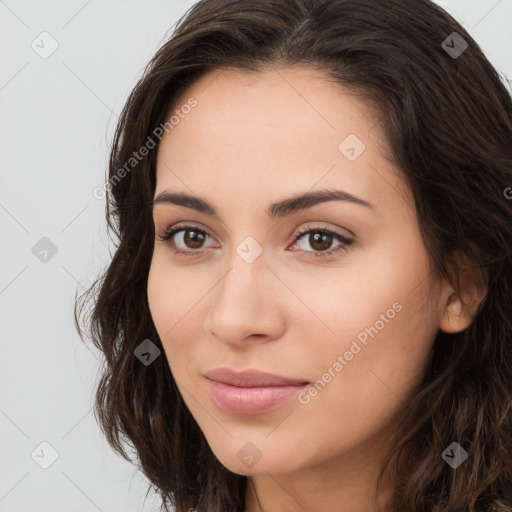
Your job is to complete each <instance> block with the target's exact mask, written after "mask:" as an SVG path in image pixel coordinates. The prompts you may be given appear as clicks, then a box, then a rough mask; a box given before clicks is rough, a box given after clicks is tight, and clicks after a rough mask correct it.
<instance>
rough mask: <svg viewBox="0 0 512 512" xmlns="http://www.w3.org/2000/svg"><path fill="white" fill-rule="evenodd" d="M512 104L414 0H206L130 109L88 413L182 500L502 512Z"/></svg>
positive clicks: (510, 359) (250, 507) (466, 45)
mask: <svg viewBox="0 0 512 512" xmlns="http://www.w3.org/2000/svg"><path fill="white" fill-rule="evenodd" d="M511 186H512V101H511V97H510V94H509V93H508V91H507V89H506V87H505V85H504V83H503V82H502V80H501V78H500V75H499V74H498V72H497V71H496V70H495V69H494V68H493V67H492V65H491V64H490V63H489V61H488V60H487V59H486V57H485V56H484V55H483V53H482V51H481V49H480V48H479V47H478V45H477V44H476V42H475V41H474V40H473V39H472V38H471V36H470V35H469V34H468V33H467V32H466V31H465V30H464V28H463V27H462V26H461V25H460V24H458V23H457V22H456V21H455V20H454V19H452V18H451V17H450V16H449V15H448V14H446V12H444V11H443V10H442V9H441V8H440V7H438V6H436V5H435V4H433V3H431V2H430V1H428V0H408V1H403V0H385V1H381V2H374V1H373V0H315V1H313V0H280V1H270V0H256V1H254V0H203V1H200V2H198V3H197V4H195V5H194V6H193V7H192V8H191V9H190V11H189V12H188V13H187V14H186V15H185V16H184V17H183V18H182V19H181V20H180V21H179V23H178V25H177V28H176V30H175V31H174V33H173V35H172V37H171V38H170V39H169V40H168V42H166V43H165V44H164V45H163V46H162V47H161V48H160V49H159V50H158V52H157V53H156V55H155V56H154V58H153V59H152V60H151V62H150V63H149V65H148V67H147V68H146V70H145V73H144V76H143V77H142V78H141V79H140V81H139V83H138V84H137V85H136V87H135V89H134V90H133V92H132V93H131V95H130V96H129V99H128V101H127V103H126V105H125V107H124V110H123V112H122V115H121V117H120V120H119V124H118V127H117V131H116V135H115V139H114V144H113V148H112V152H111V158H110V166H109V180H108V187H107V189H106V193H107V198H108V200H107V222H108V224H109V226H110V228H111V229H112V230H113V231H114V232H115V233H116V235H117V237H118V239H119V243H118V244H117V250H116V252H115V255H114V257H113V258H112V262H111V264H110V265H109V267H108V269H107V271H106V272H105V274H104V275H102V276H100V278H99V279H98V281H97V282H96V285H97V286H93V287H92V288H91V289H90V290H89V294H87V295H86V296H83V297H82V298H81V301H80V304H78V303H77V310H76V312H75V316H76V321H77V327H79V316H80V312H81V311H82V308H83V307H84V305H85V302H86V299H87V298H88V297H91V296H93V297H94V309H93V312H92V313H93V315H92V318H91V319H90V323H89V325H88V327H89V329H90V334H91V338H92V340H93V342H94V343H95V345H96V346H97V347H98V348H99V349H100V350H101V351H102V352H103V353H104V355H105V361H106V366H105V370H104V372H103V374H102V378H101V381H100V385H99V387H98V390H97V402H96V413H97V416H98V419H99V422H100V425H101V427H102V429H103V431H104V433H105V434H106V436H107V439H108V441H109V442H110V444H111V445H112V446H113V448H114V449H116V450H117V451H119V453H121V454H122V455H123V456H124V457H126V458H127V459H128V460H130V459H129V457H128V455H127V452H126V449H125V443H126V442H129V443H130V444H131V445H133V447H134V448H135V449H136V454H137V457H138V460H139V465H140V468H141V470H142V471H143V472H144V474H145V475H146V476H147V477H148V479H149V480H150V481H151V482H152V484H153V486H154V488H155V489H156V490H157V491H158V492H160V493H161V496H162V502H163V508H165V509H166V510H168V508H167V507H168V506H172V505H174V506H176V509H177V510H178V511H179V512H185V511H191V510H197V511H223V512H224V511H246V512H259V511H265V512H274V511H284V510H290V511H291V510H307V511H309V512H314V511H317V510H340V511H342V510H343V511H345V510H350V511H351V512H361V511H368V510H378V511H388V510H389V511H399V512H403V511H408V512H409V511H436V512H448V511H468V510H471V511H511V510H512V475H511V468H512V451H511V450H512V449H511V443H510V440H511V434H512V428H511V420H512V411H511V408H510V405H511V383H512V321H511V320H512V318H511V317H512V315H511V311H512V303H511V302H512V301H511V296H512V290H511V284H512V236H511V235H512V201H511V195H512V194H510V190H511V189H510V187H511Z"/></svg>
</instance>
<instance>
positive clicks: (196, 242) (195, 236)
mask: <svg viewBox="0 0 512 512" xmlns="http://www.w3.org/2000/svg"><path fill="white" fill-rule="evenodd" d="M191 234H192V235H191ZM202 238H203V235H202V234H201V233H198V232H197V231H187V234H186V235H185V243H186V244H187V245H188V246H189V247H191V248H192V249H198V248H199V247H201V242H202V240H201V239H202ZM189 241H190V242H191V244H190V243H189Z"/></svg>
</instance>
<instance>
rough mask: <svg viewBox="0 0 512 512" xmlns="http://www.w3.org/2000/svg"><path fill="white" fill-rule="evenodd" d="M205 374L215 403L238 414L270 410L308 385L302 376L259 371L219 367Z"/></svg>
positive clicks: (260, 412)
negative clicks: (294, 376)
mask: <svg viewBox="0 0 512 512" xmlns="http://www.w3.org/2000/svg"><path fill="white" fill-rule="evenodd" d="M204 376H205V377H206V383H207V388H208V391H209V393H210V396H211V398H212V400H213V402H214V403H215V404H216V405H217V406H218V407H219V408H220V409H222V410H223V411H225V412H227V413H229V414H235V415H255V414H263V413H265V412H268V411H271V410H272V409H275V408H276V407H278V406H279V405H280V404H281V403H283V402H285V401H289V400H291V399H292V398H293V397H294V396H296V395H297V394H298V393H300V391H301V390H303V389H305V388H306V386H308V385H309V382H308V381H305V380H302V379H292V378H289V377H283V376H281V375H274V374H272V373H266V372H260V371H258V370H245V371H243V372H236V371H234V370H232V369H230V368H217V369H215V370H211V371H209V372H207V373H206V374H205V375H204Z"/></svg>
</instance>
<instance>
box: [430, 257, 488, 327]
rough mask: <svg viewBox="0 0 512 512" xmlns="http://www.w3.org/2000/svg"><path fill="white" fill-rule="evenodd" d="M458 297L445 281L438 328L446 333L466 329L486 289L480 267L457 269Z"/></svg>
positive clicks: (483, 297) (484, 295)
mask: <svg viewBox="0 0 512 512" xmlns="http://www.w3.org/2000/svg"><path fill="white" fill-rule="evenodd" d="M459 276H460V286H461V291H460V295H461V296H460V297H459V296H458V294H457V292H456V290H455V289H454V288H453V287H452V286H451V285H450V284H449V283H447V282H445V283H444V289H443V291H444V293H442V294H441V297H442V300H444V305H441V306H442V308H441V319H440V323H439V328H440V329H441V331H443V332H446V333H455V332H460V331H463V330H464V329H467V328H468V327H469V326H470V325H471V322H472V321H473V319H474V318H475V316H476V314H477V313H478V309H479V307H480V304H481V303H482V301H483V300H484V299H485V297H486V295H487V291H488V287H487V279H486V276H485V275H484V273H483V272H482V271H481V269H480V268H476V267H469V268H464V269H460V270H459Z"/></svg>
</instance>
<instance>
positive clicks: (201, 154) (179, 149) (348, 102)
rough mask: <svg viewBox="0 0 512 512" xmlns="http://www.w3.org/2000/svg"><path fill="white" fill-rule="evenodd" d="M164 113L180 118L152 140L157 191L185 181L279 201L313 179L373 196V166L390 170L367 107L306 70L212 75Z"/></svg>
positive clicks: (202, 188) (218, 72)
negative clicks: (190, 104)
mask: <svg viewBox="0 0 512 512" xmlns="http://www.w3.org/2000/svg"><path fill="white" fill-rule="evenodd" d="M191 99H194V100H196V101H197V105H196V106H195V107H194V108H193V109H182V107H183V106H184V105H186V104H187V102H189V101H190V100H191ZM185 112H188V113H186V114H185ZM172 113H179V114H181V115H179V122H177V123H176V124H174V125H173V128H172V129H171V130H170V131H169V132H168V133H165V134H164V136H163V139H162V141H161V143H160V147H159V151H158V161H157V193H158V192H161V191H162V190H165V189H166V188H172V187H174V186H175V185H179V186H180V187H181V189H183V185H184V184H185V185H186V186H187V187H188V188H191V189H193V190H194V191H196V192H199V191H201V192H204V193H205V194H207V191H209V190H211V189H212V187H213V188H215V189H216V190H220V189H226V190H231V191H232V192H233V193H242V194H243V193H244V191H245V192H248V191H252V192H254V191H255V190H259V191H260V192H261V193H262V194H264V195H266V194H272V193H273V191H275V192H274V193H273V194H274V195H275V197H281V196H282V195H283V194H282V193H279V192H280V191H289V192H292V193H293V192H294V187H295V188H296V191H304V190H309V189H311V188H313V187H314V186H315V183H318V182H319V181H322V183H321V185H323V186H327V187H329V186H332V187H335V186H336V187H339V186H340V185H343V187H344V188H345V189H346V190H348V191H350V192H353V193H354V194H356V195H359V196H363V197H364V196H372V195H375V193H376V190H375V187H376V185H378V184H377V183H376V178H377V176H376V169H381V175H382V173H383V172H385V171H384V170H383V168H384V167H390V163H389V162H387V161H386V159H385V158H384V152H385V140H384V137H383V135H382V132H381V128H380V126H379V125H378V124H377V119H376V115H375V110H374V109H372V108H371V106H370V105H369V104H367V103H366V102H364V101H363V100H362V99H361V97H359V96H356V95H355V94H353V93H352V92H350V91H348V90H346V89H344V88H342V87H340V86H339V85H338V84H337V83H334V82H333V81H330V80H328V78H327V76H326V75H324V74H323V73H322V72H320V71H317V70H312V69H309V68H281V69H277V68H276V69H269V70H267V71H262V72H258V73H254V72H251V73H248V72H245V71H240V70H232V69H228V70H226V69H224V70H213V71H211V72H209V73H207V74H206V75H204V76H202V77H201V78H200V79H199V80H198V81H197V82H195V83H194V84H193V85H192V86H191V87H189V88H188V89H187V90H185V91H184V92H183V93H182V94H181V96H180V98H179V99H178V101H176V102H175V105H174V106H173V109H172V112H171V114H172ZM176 119H177V118H176ZM352 149H353V150H354V151H351V150H352ZM347 150H348V153H347ZM354 156H355V158H354ZM380 179H382V177H381V178H380ZM369 200H371V199H369ZM372 202H374V201H372Z"/></svg>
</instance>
